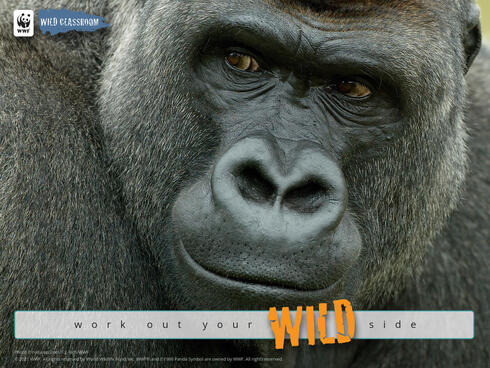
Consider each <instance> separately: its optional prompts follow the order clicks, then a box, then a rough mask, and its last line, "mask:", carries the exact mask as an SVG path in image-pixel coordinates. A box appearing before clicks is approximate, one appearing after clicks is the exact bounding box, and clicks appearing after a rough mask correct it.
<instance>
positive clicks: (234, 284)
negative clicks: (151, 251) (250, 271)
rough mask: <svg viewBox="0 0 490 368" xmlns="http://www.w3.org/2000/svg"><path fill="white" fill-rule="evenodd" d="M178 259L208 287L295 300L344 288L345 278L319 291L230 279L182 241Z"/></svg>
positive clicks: (177, 252)
mask: <svg viewBox="0 0 490 368" xmlns="http://www.w3.org/2000/svg"><path fill="white" fill-rule="evenodd" d="M177 243H178V245H177V246H176V247H175V248H176V259H177V261H178V262H179V263H180V264H181V266H183V267H185V268H187V270H188V271H190V272H189V274H191V275H192V276H193V277H194V278H196V279H199V280H200V281H204V282H206V283H207V284H208V287H215V286H222V287H225V288H231V289H239V290H242V291H243V290H246V289H247V288H249V289H253V291H254V292H257V291H260V292H261V293H266V294H276V293H277V294H280V293H282V294H288V295H289V296H293V297H294V298H300V299H301V298H304V297H309V298H310V297H314V298H316V297H322V296H323V297H324V296H325V295H336V294H338V293H339V292H340V290H341V287H342V281H343V278H342V277H340V278H339V279H337V280H336V281H335V282H334V283H332V284H330V285H329V286H327V287H325V288H319V289H301V288H299V287H298V288H293V287H291V286H285V285H281V284H279V283H272V282H271V283H267V282H258V281H251V280H245V279H241V278H238V277H230V276H227V275H223V274H221V273H216V272H215V271H213V270H210V269H208V268H206V267H204V266H203V265H201V264H200V263H198V262H197V261H196V260H194V258H192V256H191V255H190V254H189V253H188V252H187V250H186V249H185V246H184V243H183V241H182V240H181V239H179V241H178V242H177Z"/></svg>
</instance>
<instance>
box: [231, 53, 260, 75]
mask: <svg viewBox="0 0 490 368" xmlns="http://www.w3.org/2000/svg"><path fill="white" fill-rule="evenodd" d="M226 62H227V63H228V65H231V66H232V67H234V68H237V69H240V70H243V71H247V72H257V71H259V70H260V65H259V63H258V62H257V60H255V58H253V57H252V56H250V55H245V54H241V53H239V52H230V53H229V54H228V55H226Z"/></svg>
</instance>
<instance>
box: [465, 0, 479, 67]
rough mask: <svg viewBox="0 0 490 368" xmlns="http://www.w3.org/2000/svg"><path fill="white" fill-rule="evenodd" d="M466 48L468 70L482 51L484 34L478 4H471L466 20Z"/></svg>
mask: <svg viewBox="0 0 490 368" xmlns="http://www.w3.org/2000/svg"><path fill="white" fill-rule="evenodd" d="M463 42H464V50H465V54H466V70H465V73H466V72H468V70H469V68H470V66H471V64H473V61H474V60H475V57H476V56H477V55H478V52H479V51H480V47H481V42H482V36H481V24H480V7H479V6H478V5H476V4H474V3H473V4H471V8H470V11H469V12H468V19H467V22H466V34H465V37H464V40H463Z"/></svg>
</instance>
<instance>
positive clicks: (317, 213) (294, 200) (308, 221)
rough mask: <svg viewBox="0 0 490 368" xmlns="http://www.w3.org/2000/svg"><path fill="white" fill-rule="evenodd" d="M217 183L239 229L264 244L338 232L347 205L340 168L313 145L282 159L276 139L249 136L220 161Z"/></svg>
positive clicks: (220, 204) (221, 204)
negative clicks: (335, 230) (336, 230)
mask: <svg viewBox="0 0 490 368" xmlns="http://www.w3.org/2000/svg"><path fill="white" fill-rule="evenodd" d="M286 157H287V159H286ZM211 185H212V194H213V199H214V203H215V205H216V207H217V209H218V210H220V211H223V212H224V215H225V216H224V218H228V219H230V220H232V221H230V222H231V225H232V226H235V227H236V229H233V230H236V231H238V232H239V233H241V234H242V235H243V236H245V237H246V239H250V240H254V241H258V242H261V243H263V242H264V241H266V242H280V244H281V246H284V245H288V244H289V245H291V246H297V245H298V244H307V243H310V242H312V241H314V240H316V239H319V238H321V237H322V235H323V234H326V233H328V232H331V231H333V230H334V229H335V228H336V227H337V225H338V224H339V222H340V220H341V219H342V215H343V213H344V210H345V207H346V195H345V193H346V188H345V183H344V178H343V175H342V172H341V170H340V168H339V167H338V165H337V164H336V163H335V162H334V161H332V160H331V159H330V158H329V156H328V155H327V154H326V152H325V151H324V150H323V149H322V148H321V147H318V146H312V145H311V144H309V145H306V146H305V145H301V144H298V145H297V147H296V148H295V149H294V150H293V151H291V152H288V153H287V155H283V156H280V154H279V148H278V145H277V143H276V142H274V141H273V140H271V139H268V138H263V137H248V138H245V139H243V140H241V141H240V142H238V143H237V144H235V145H234V146H233V147H232V148H230V149H229V150H228V151H227V152H226V153H225V154H224V155H223V156H222V157H221V159H220V160H219V161H218V163H217V164H216V167H215V169H214V172H213V175H212V184H211Z"/></svg>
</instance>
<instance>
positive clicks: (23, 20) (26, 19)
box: [17, 13, 31, 28]
mask: <svg viewBox="0 0 490 368" xmlns="http://www.w3.org/2000/svg"><path fill="white" fill-rule="evenodd" d="M30 24H31V15H30V14H27V15H26V14H24V13H22V14H20V15H19V16H18V17H17V25H18V26H19V27H22V28H29V25H30Z"/></svg>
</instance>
